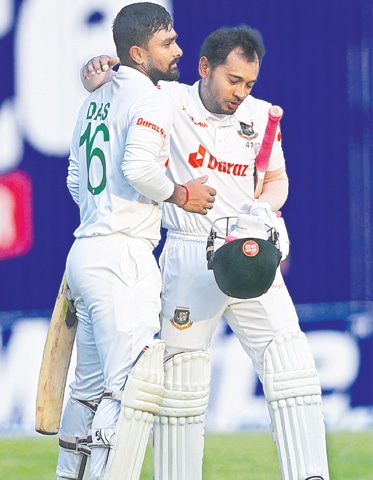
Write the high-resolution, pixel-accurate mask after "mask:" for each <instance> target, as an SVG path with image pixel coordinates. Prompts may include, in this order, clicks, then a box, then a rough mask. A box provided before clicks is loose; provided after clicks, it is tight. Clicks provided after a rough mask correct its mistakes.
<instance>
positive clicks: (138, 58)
mask: <svg viewBox="0 0 373 480" xmlns="http://www.w3.org/2000/svg"><path fill="white" fill-rule="evenodd" d="M130 57H131V58H132V60H133V61H134V62H135V63H137V64H138V65H141V64H142V63H144V49H143V48H141V47H138V46H137V45H133V46H132V47H131V48H130Z"/></svg>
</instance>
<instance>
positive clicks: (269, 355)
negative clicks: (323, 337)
mask: <svg viewBox="0 0 373 480" xmlns="http://www.w3.org/2000/svg"><path fill="white" fill-rule="evenodd" d="M263 388H264V393H265V396H266V400H267V402H268V409H269V413H270V417H271V427H272V435H273V439H274V441H275V442H276V446H277V452H278V456H279V461H280V465H281V471H282V478H283V480H299V479H306V478H321V479H323V480H329V473H328V464H327V455H326V444H325V426H324V418H323V412H322V403H321V387H320V382H319V378H318V375H317V371H316V368H315V362H314V359H313V356H312V353H311V350H310V348H309V345H308V341H307V338H306V336H305V334H304V333H302V332H293V333H289V334H286V335H282V336H279V337H277V338H275V339H274V340H273V341H272V342H271V343H270V344H269V346H268V347H267V349H266V351H265V354H264V375H263Z"/></svg>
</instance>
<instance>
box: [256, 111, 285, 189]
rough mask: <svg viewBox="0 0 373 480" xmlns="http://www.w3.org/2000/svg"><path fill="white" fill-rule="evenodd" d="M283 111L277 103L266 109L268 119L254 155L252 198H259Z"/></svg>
mask: <svg viewBox="0 0 373 480" xmlns="http://www.w3.org/2000/svg"><path fill="white" fill-rule="evenodd" d="M283 114H284V112H283V110H282V108H281V107H279V106H278V105H272V106H271V108H270V109H269V111H268V121H267V125H266V129H265V131H264V136H263V141H262V145H261V147H260V150H259V153H258V155H257V157H256V161H255V166H256V185H255V193H254V198H259V196H260V194H261V193H262V189H263V183H264V176H265V172H266V171H267V168H268V163H269V158H270V156H271V152H272V147H273V143H274V141H275V136H276V131H277V127H278V124H279V123H280V120H281V118H282V116H283Z"/></svg>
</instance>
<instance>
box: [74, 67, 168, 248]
mask: <svg viewBox="0 0 373 480" xmlns="http://www.w3.org/2000/svg"><path fill="white" fill-rule="evenodd" d="M172 113H173V107H172V102H171V99H170V97H169V96H168V95H166V94H165V93H164V92H162V91H160V89H159V88H157V87H155V85H154V84H153V83H152V82H151V80H150V79H149V78H148V77H146V76H145V75H143V74H142V73H140V72H138V71H137V70H135V69H133V68H130V67H124V66H121V67H120V68H119V70H118V72H117V75H116V77H115V78H114V79H113V81H112V82H109V83H107V84H105V85H103V86H102V87H101V88H99V89H97V90H96V91H95V92H93V93H91V94H90V95H89V96H88V98H87V100H86V101H85V102H84V104H83V105H82V107H81V109H80V112H79V116H78V121H77V124H76V127H75V130H74V134H73V139H72V146H71V152H70V158H69V169H68V178H67V185H68V188H69V191H70V193H71V195H72V197H73V199H74V200H75V202H76V203H77V204H78V205H79V207H80V220H81V223H80V225H79V227H78V228H77V229H76V231H75V232H74V235H75V236H76V237H77V238H79V237H91V236H95V235H108V234H111V233H116V232H121V233H125V234H127V235H130V236H133V237H143V238H147V239H149V240H150V241H152V242H153V243H156V242H157V241H158V240H159V238H160V218H161V211H160V208H159V205H158V202H162V201H164V200H166V199H167V198H169V197H170V196H171V195H172V194H173V191H174V184H173V182H172V181H171V180H170V179H169V178H168V177H167V176H166V173H165V164H166V161H167V159H168V156H169V146H170V145H169V141H170V129H171V124H172Z"/></svg>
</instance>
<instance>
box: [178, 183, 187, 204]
mask: <svg viewBox="0 0 373 480" xmlns="http://www.w3.org/2000/svg"><path fill="white" fill-rule="evenodd" d="M180 187H183V188H185V202H184V203H183V204H182V205H180V208H183V207H185V205H186V204H187V203H188V202H189V190H188V187H186V186H185V185H180Z"/></svg>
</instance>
